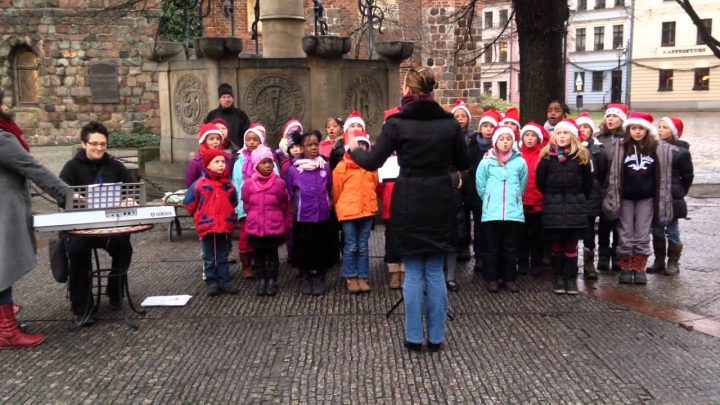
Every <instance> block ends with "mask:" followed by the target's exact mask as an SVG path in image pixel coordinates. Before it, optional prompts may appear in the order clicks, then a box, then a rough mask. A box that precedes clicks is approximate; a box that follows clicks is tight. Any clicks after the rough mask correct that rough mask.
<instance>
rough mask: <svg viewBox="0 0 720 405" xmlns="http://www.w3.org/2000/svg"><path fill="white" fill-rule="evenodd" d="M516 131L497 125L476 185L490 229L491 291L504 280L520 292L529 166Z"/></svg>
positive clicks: (488, 266)
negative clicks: (517, 145)
mask: <svg viewBox="0 0 720 405" xmlns="http://www.w3.org/2000/svg"><path fill="white" fill-rule="evenodd" d="M514 143H515V131H514V130H513V129H512V128H511V127H509V126H505V125H500V126H498V127H496V128H495V132H494V133H493V137H492V149H490V150H489V151H488V152H487V154H486V155H485V158H483V160H482V161H480V166H479V167H478V170H477V173H476V174H475V187H476V188H477V193H478V195H479V196H480V199H482V204H483V205H482V222H483V223H484V225H485V229H486V232H487V233H486V240H487V243H486V248H487V249H486V250H485V255H484V258H483V263H484V266H483V272H484V274H483V277H484V279H485V282H486V287H487V290H488V291H489V292H498V290H499V287H500V284H499V280H502V281H503V285H504V287H505V288H506V289H507V290H508V291H510V292H518V291H519V289H518V286H517V284H516V283H515V280H516V279H517V269H516V267H515V264H516V262H517V241H518V239H519V237H520V232H521V230H522V224H523V223H524V222H525V214H524V213H523V203H522V197H523V193H524V192H525V186H526V185H527V178H528V168H527V164H526V163H525V160H523V158H522V154H521V153H520V152H518V151H517V150H515V148H514Z"/></svg>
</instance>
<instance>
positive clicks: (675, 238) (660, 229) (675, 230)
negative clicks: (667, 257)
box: [652, 219, 681, 245]
mask: <svg viewBox="0 0 720 405" xmlns="http://www.w3.org/2000/svg"><path fill="white" fill-rule="evenodd" d="M652 235H653V238H656V239H663V238H667V240H668V242H670V244H671V245H679V244H680V243H681V241H680V224H679V223H678V220H677V219H675V220H673V221H672V222H670V225H668V226H663V225H655V226H654V227H653V230H652Z"/></svg>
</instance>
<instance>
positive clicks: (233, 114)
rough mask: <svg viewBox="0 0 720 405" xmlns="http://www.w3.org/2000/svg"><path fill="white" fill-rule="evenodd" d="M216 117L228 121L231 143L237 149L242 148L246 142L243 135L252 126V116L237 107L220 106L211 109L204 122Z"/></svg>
mask: <svg viewBox="0 0 720 405" xmlns="http://www.w3.org/2000/svg"><path fill="white" fill-rule="evenodd" d="M215 118H222V119H224V120H225V121H226V122H227V123H228V138H229V139H230V143H231V144H232V145H234V146H235V147H236V148H237V149H241V148H242V147H243V144H244V143H245V140H244V138H243V135H244V134H245V131H247V130H248V128H250V118H249V117H248V115H247V114H246V113H245V111H243V110H241V109H239V108H237V107H230V108H222V107H218V108H216V109H214V110H212V111H210V112H209V113H208V115H207V117H205V121H203V122H204V123H208V122H210V121H212V120H214V119H215Z"/></svg>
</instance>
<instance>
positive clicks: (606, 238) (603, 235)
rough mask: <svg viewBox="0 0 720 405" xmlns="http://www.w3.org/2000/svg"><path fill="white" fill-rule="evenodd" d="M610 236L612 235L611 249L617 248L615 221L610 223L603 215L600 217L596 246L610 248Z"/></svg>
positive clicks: (617, 238) (617, 239)
mask: <svg viewBox="0 0 720 405" xmlns="http://www.w3.org/2000/svg"><path fill="white" fill-rule="evenodd" d="M610 234H612V239H613V241H612V248H613V249H615V248H616V247H617V244H618V241H619V237H618V233H617V221H610V220H609V219H607V217H606V216H605V215H604V214H603V215H600V224H599V225H598V245H599V246H600V248H609V247H610Z"/></svg>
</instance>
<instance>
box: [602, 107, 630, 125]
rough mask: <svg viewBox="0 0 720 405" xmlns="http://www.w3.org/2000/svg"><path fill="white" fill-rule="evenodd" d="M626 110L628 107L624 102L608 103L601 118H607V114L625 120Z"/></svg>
mask: <svg viewBox="0 0 720 405" xmlns="http://www.w3.org/2000/svg"><path fill="white" fill-rule="evenodd" d="M628 110H629V108H628V106H627V105H625V104H608V107H607V110H605V116H604V117H603V119H605V118H607V117H608V115H616V116H618V117H620V119H621V120H623V121H625V120H626V119H627V113H628Z"/></svg>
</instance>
